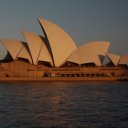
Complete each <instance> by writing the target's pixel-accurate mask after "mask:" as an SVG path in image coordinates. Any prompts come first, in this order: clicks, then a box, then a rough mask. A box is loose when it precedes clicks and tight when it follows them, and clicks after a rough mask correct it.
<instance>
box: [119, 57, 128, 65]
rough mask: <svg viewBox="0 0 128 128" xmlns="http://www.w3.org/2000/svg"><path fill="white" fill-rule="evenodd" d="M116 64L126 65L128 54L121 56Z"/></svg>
mask: <svg viewBox="0 0 128 128" xmlns="http://www.w3.org/2000/svg"><path fill="white" fill-rule="evenodd" d="M118 64H125V65H128V55H124V56H121V57H120V60H119V62H118Z"/></svg>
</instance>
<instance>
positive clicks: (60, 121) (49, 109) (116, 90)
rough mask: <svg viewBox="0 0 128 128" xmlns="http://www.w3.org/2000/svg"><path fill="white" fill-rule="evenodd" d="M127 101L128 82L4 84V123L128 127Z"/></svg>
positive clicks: (0, 89)
mask: <svg viewBox="0 0 128 128" xmlns="http://www.w3.org/2000/svg"><path fill="white" fill-rule="evenodd" d="M127 101H128V86H127V82H123V83H122V82H113V83H110V82H106V83H98V82H97V83H94V82H92V83H91V82H89V83H84V82H83V83H82V82H80V83H79V82H75V83H72V82H67V83H65V82H54V83H51V82H49V83H41V82H32V83H24V82H22V83H1V84H0V126H1V127H3V128H4V127H10V128H11V127H12V128H17V127H23V128H29V127H33V128H36V127H39V128H42V127H43V128H53V127H55V128H99V127H106V128H108V127H109V128H113V127H119V128H120V127H127V126H128V123H127V122H128V102H127Z"/></svg>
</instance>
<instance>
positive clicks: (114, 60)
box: [106, 53, 120, 66]
mask: <svg viewBox="0 0 128 128" xmlns="http://www.w3.org/2000/svg"><path fill="white" fill-rule="evenodd" d="M106 55H107V56H108V58H109V59H110V60H111V61H112V63H113V64H114V65H115V66H116V65H117V64H118V62H119V59H120V56H118V55H115V54H112V53H106Z"/></svg>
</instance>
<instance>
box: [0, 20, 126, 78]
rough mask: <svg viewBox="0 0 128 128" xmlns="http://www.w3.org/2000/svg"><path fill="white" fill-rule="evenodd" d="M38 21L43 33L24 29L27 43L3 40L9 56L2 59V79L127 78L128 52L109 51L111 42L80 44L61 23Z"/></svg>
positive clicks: (0, 63)
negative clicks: (121, 53) (125, 53)
mask: <svg viewBox="0 0 128 128" xmlns="http://www.w3.org/2000/svg"><path fill="white" fill-rule="evenodd" d="M38 22H39V24H40V26H41V29H42V31H43V33H44V34H43V36H41V35H38V34H35V33H32V32H26V31H24V32H22V34H23V36H24V38H25V40H26V41H25V42H23V41H18V40H13V39H0V42H1V44H2V45H3V46H4V47H5V48H6V49H7V51H8V52H7V55H6V56H5V57H4V59H2V60H0V80H2V79H10V80H11V79H17V80H121V79H127V77H128V55H124V56H119V55H115V54H113V53H112V52H110V51H109V46H110V42H106V41H95V42H89V43H86V44H84V45H82V46H80V47H77V46H76V44H75V43H74V41H73V40H72V39H71V37H70V36H69V35H68V34H67V33H66V32H65V31H64V30H63V29H61V28H60V27H59V26H58V25H56V24H55V23H52V22H50V21H48V20H46V19H43V18H39V19H38Z"/></svg>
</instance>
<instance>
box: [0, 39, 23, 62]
mask: <svg viewBox="0 0 128 128" xmlns="http://www.w3.org/2000/svg"><path fill="white" fill-rule="evenodd" d="M0 41H1V42H2V44H3V45H4V46H5V47H6V48H7V50H8V52H9V53H10V55H11V56H12V58H13V60H16V59H17V56H18V54H19V52H20V50H21V49H22V47H23V45H22V43H21V42H20V41H17V40H12V39H2V40H0Z"/></svg>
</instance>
